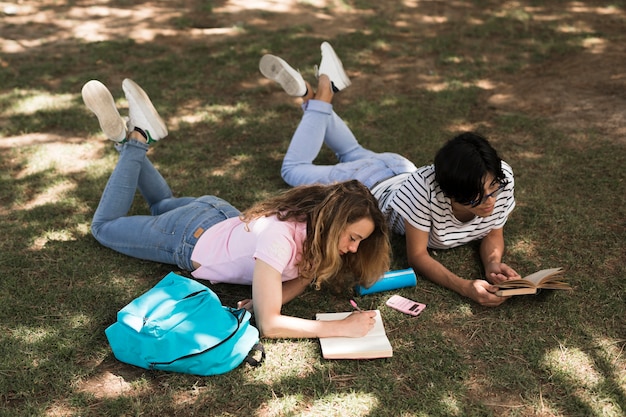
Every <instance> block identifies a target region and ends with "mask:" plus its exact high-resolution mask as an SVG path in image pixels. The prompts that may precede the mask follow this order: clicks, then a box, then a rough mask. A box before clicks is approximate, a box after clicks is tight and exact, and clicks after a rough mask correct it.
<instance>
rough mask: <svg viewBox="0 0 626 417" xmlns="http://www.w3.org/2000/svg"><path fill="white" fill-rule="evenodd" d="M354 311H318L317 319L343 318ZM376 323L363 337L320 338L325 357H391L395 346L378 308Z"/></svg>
mask: <svg viewBox="0 0 626 417" xmlns="http://www.w3.org/2000/svg"><path fill="white" fill-rule="evenodd" d="M350 314H352V312H346V313H317V314H316V316H315V318H316V319H317V320H341V319H343V318H345V317H347V316H348V315H350ZM375 319H376V324H374V327H373V328H372V330H370V331H369V333H368V334H366V335H365V336H363V337H324V338H320V345H321V347H322V356H323V357H324V359H376V358H390V357H391V356H393V348H392V347H391V343H390V342H389V339H388V338H387V334H386V333H385V326H384V325H383V319H382V317H381V315H380V311H379V310H376V318H375Z"/></svg>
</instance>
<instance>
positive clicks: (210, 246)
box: [82, 79, 390, 338]
mask: <svg viewBox="0 0 626 417" xmlns="http://www.w3.org/2000/svg"><path fill="white" fill-rule="evenodd" d="M122 87H123V90H124V92H125V95H126V98H127V100H128V104H129V117H128V121H127V122H126V121H124V119H122V117H121V116H120V114H119V112H118V110H117V108H116V106H115V102H114V100H113V97H112V95H111V93H110V91H109V90H108V89H107V88H106V87H105V86H104V85H103V84H102V83H101V82H99V81H96V80H92V81H89V82H88V83H86V84H85V85H84V87H83V89H82V95H83V100H84V101H85V104H86V105H87V107H88V108H89V109H90V110H91V111H92V112H93V113H95V114H96V116H97V117H98V121H99V123H100V127H101V128H102V130H103V131H104V134H105V135H106V136H107V137H108V138H109V139H111V140H112V141H114V142H116V145H115V146H116V148H117V149H118V151H119V152H120V157H119V161H118V162H117V165H116V167H115V169H114V170H113V172H112V174H111V176H110V178H109V180H108V183H107V185H106V187H105V189H104V192H103V193H102V197H101V200H100V203H99V205H98V208H97V210H96V212H95V214H94V218H93V222H92V225H91V230H92V234H93V236H94V237H95V238H96V239H97V240H98V242H100V243H101V244H102V245H104V246H106V247H108V248H111V249H113V250H115V251H117V252H120V253H123V254H126V255H129V256H132V257H136V258H140V259H146V260H151V261H155V262H162V263H166V264H173V265H177V266H178V267H180V268H182V269H184V270H187V271H190V272H191V274H192V276H193V277H195V278H198V279H206V280H210V281H211V282H213V283H218V282H221V283H233V284H248V285H252V299H253V300H254V303H252V300H244V301H242V302H240V303H239V306H241V307H246V308H248V309H250V310H252V309H253V310H254V314H255V319H256V323H257V325H258V327H259V330H260V331H261V334H262V335H263V336H264V337H270V338H316V337H329V336H347V337H360V336H363V335H365V334H366V333H367V332H368V331H369V330H370V329H371V328H372V326H373V325H374V312H365V313H364V314H359V313H355V314H352V315H350V316H349V317H347V318H346V319H344V320H338V321H330V322H325V321H316V320H306V319H302V318H297V317H290V316H285V315H282V314H281V308H282V305H283V304H284V303H286V302H288V301H290V300H292V299H294V298H295V297H296V296H298V295H299V294H301V293H302V292H303V291H304V290H305V289H306V288H307V287H308V286H311V285H312V286H314V287H315V288H317V289H319V288H320V287H321V286H322V285H328V286H331V287H343V288H348V287H352V286H353V285H355V284H356V283H360V284H362V285H366V286H369V285H371V284H373V283H374V282H375V281H376V280H377V279H378V278H380V277H381V276H382V275H383V273H384V272H385V271H386V270H387V269H388V268H389V258H390V246H389V241H388V233H387V226H386V221H385V218H384V217H383V215H382V212H381V211H380V209H379V208H378V205H377V203H376V200H375V199H374V197H373V196H372V194H371V193H370V192H369V190H368V189H367V188H366V187H365V186H363V185H361V184H360V183H359V182H358V181H346V182H341V183H335V184H330V185H310V186H303V187H296V188H294V189H291V190H288V191H286V192H284V193H282V194H280V195H277V196H275V197H274V198H270V199H268V200H266V201H262V202H260V203H258V204H256V205H255V206H253V207H252V208H250V209H248V210H246V211H244V212H243V213H240V212H239V210H237V209H236V208H235V207H233V206H232V205H231V204H230V203H228V202H226V201H224V200H222V199H220V198H218V197H215V196H211V195H206V196H203V197H198V198H195V197H179V198H177V197H174V196H173V193H172V191H171V189H170V188H169V186H168V185H167V182H166V181H165V179H164V178H163V177H162V176H161V174H160V173H159V172H158V171H157V170H156V168H155V167H154V166H153V165H152V163H151V162H150V160H149V159H148V158H147V156H146V152H147V150H148V148H149V145H150V144H151V143H154V142H156V141H158V140H159V139H162V138H164V137H165V136H167V133H168V132H167V128H166V126H165V123H164V122H163V120H162V119H161V117H160V116H159V114H158V113H157V111H156V109H155V108H154V106H153V105H152V103H151V101H150V99H149V97H148V95H147V94H146V93H145V91H143V89H141V87H139V86H138V85H137V84H136V83H135V82H133V81H132V80H129V79H125V80H124V82H123V84H122ZM137 189H138V190H139V191H140V193H141V194H142V196H143V197H144V199H145V200H146V202H147V203H148V206H149V208H150V212H151V215H133V216H128V211H129V209H130V207H131V203H132V201H133V199H134V196H135V192H136V190H137Z"/></svg>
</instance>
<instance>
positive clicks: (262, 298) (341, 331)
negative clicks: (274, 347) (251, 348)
mask: <svg viewBox="0 0 626 417" xmlns="http://www.w3.org/2000/svg"><path fill="white" fill-rule="evenodd" d="M298 281H300V280H298ZM299 285H300V286H301V285H302V284H299ZM303 289H304V288H302V290H303ZM302 290H300V291H299V292H298V285H295V284H294V285H293V286H288V287H287V291H289V294H287V295H286V296H285V297H287V298H288V297H292V298H293V297H295V296H296V295H297V294H299V293H301V292H302ZM283 298H284V296H283V283H282V281H281V275H280V272H278V271H277V270H276V269H274V268H273V267H271V266H270V265H269V264H267V263H265V262H263V261H261V260H258V259H257V260H256V263H255V267H254V275H253V279H252V299H253V300H254V315H255V319H256V323H257V325H258V327H259V330H260V332H261V335H262V336H263V337H267V338H317V337H333V336H345V337H361V336H365V335H366V334H367V332H368V331H369V330H370V329H371V328H372V327H373V326H374V316H375V315H376V313H375V312H373V311H366V312H363V313H353V314H351V315H349V316H348V317H347V318H345V319H343V320H334V321H319V320H307V319H302V318H298V317H292V316H285V315H282V314H281V307H282V304H283Z"/></svg>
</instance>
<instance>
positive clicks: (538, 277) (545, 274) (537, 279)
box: [524, 268, 563, 286]
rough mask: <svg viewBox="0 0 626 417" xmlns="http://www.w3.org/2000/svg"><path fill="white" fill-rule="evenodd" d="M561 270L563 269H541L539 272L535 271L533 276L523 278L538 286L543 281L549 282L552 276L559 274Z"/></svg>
mask: <svg viewBox="0 0 626 417" xmlns="http://www.w3.org/2000/svg"><path fill="white" fill-rule="evenodd" d="M562 270H563V268H550V269H542V270H541V271H537V272H535V273H534V274H530V275H528V276H527V277H524V279H525V280H526V281H530V282H532V283H533V284H535V285H536V286H540V285H541V284H542V283H543V282H544V281H547V280H549V279H550V278H552V276H553V275H555V274H557V273H559V272H561V271H562Z"/></svg>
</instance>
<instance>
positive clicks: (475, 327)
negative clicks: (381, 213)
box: [0, 1, 626, 417]
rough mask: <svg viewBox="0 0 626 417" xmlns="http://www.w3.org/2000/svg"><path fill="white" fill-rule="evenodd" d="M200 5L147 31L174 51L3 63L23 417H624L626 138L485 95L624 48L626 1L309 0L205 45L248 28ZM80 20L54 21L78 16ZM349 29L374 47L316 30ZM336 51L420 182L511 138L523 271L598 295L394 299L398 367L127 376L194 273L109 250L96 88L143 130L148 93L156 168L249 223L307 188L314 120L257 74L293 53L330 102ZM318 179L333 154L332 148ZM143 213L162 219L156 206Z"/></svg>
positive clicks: (135, 46)
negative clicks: (490, 88)
mask: <svg viewBox="0 0 626 417" xmlns="http://www.w3.org/2000/svg"><path fill="white" fill-rule="evenodd" d="M173 3H176V2H173ZM182 3H183V2H181V5H179V8H178V11H177V15H176V16H174V17H172V18H171V19H170V20H168V21H167V22H166V23H156V22H153V21H150V20H147V21H146V20H142V21H137V22H136V23H137V24H138V25H139V24H141V25H147V27H148V28H149V29H163V28H168V29H170V28H171V29H178V30H182V31H180V32H176V34H174V35H171V36H169V37H166V36H157V37H156V38H154V40H152V41H150V42H143V41H136V40H132V39H131V38H130V36H123V34H122V35H120V36H117V37H114V38H112V39H109V40H104V41H97V42H96V41H93V42H90V41H85V40H79V39H73V38H70V39H69V40H66V41H63V42H61V41H58V42H55V41H49V42H47V43H44V44H42V45H39V46H30V47H25V48H24V49H23V50H21V51H19V52H13V53H3V54H2V56H1V57H0V146H1V147H2V150H1V152H0V190H1V191H0V214H1V217H0V225H1V226H2V230H3V232H4V233H3V234H4V238H3V239H1V240H0V266H1V267H2V276H1V278H0V330H1V331H0V416H17V415H19V416H52V415H55V416H56V415H64V416H65V415H72V416H83V417H85V416H139V415H144V416H170V415H177V416H192V415H211V416H244V415H245V416H248V415H250V416H263V417H265V416H300V415H304V416H319V415H327V416H407V417H408V416H539V415H540V416H619V415H623V413H624V412H625V411H626V360H625V358H624V353H623V351H624V347H625V345H626V321H625V319H624V317H625V314H626V311H625V310H626V309H625V306H626V281H625V280H624V276H625V275H626V268H625V266H624V259H626V251H625V246H624V241H625V233H624V225H625V224H624V219H626V209H625V208H624V191H626V189H625V186H624V181H625V171H624V167H623V162H624V155H625V149H624V140H623V137H620V136H619V134H618V133H614V134H610V133H609V134H607V132H606V131H605V130H601V129H599V127H598V126H597V125H591V124H590V125H589V126H588V127H587V128H584V129H576V130H575V131H574V130H573V129H572V128H570V127H569V126H567V125H560V124H558V123H555V120H553V119H551V118H550V117H549V116H548V115H546V117H541V116H538V115H537V113H525V112H522V111H508V112H502V111H496V110H494V109H493V108H492V107H490V105H489V104H488V103H486V101H485V92H484V90H483V89H482V88H481V87H480V85H481V81H483V80H496V81H498V80H499V81H502V80H506V81H507V82H512V81H511V78H513V79H520V78H522V77H525V76H527V75H528V74H529V71H530V72H531V73H533V71H534V73H540V72H541V71H539V70H537V68H550V65H552V64H554V63H560V62H563V61H566V60H567V59H570V58H573V57H576V56H578V55H579V54H583V53H584V46H583V43H584V41H585V39H587V38H592V37H594V38H598V39H600V40H604V41H606V42H609V43H615V44H620V43H621V44H623V42H624V41H625V40H626V39H625V38H624V33H623V30H622V29H623V27H625V26H626V17H625V14H626V11H625V10H624V7H625V5H624V3H623V2H613V3H606V4H604V3H601V2H599V1H596V2H589V5H588V6H589V7H588V8H587V9H584V11H581V12H580V13H578V14H574V13H573V12H572V11H571V10H570V9H569V8H568V7H566V6H567V3H566V2H547V1H523V2H521V3H520V2H518V3H517V5H516V6H515V8H512V9H507V8H505V7H503V6H502V5H501V4H500V2H490V1H475V2H468V3H465V4H454V5H453V4H448V3H446V2H426V3H424V2H416V3H415V4H412V3H411V2H406V3H405V2H399V1H392V2H385V4H384V5H383V4H382V3H380V2H371V1H357V2H339V3H337V2H336V3H332V2H330V3H329V5H328V6H327V7H324V8H323V9H317V6H316V4H317V3H314V2H311V3H309V2H301V3H298V5H297V6H296V9H294V10H292V11H291V12H290V13H293V17H294V19H293V23H292V22H291V19H290V18H288V17H285V16H282V17H281V19H282V22H283V24H281V25H279V27H267V26H264V24H262V21H263V19H267V20H272V19H276V18H277V17H278V16H277V15H276V14H275V13H274V12H272V11H271V10H266V11H258V13H257V14H256V15H255V16H256V17H258V18H259V20H254V19H249V20H247V19H246V17H245V16H244V17H242V18H241V19H236V18H234V19H232V20H233V21H237V23H236V24H235V26H236V31H235V32H236V34H234V35H211V36H207V37H206V38H202V37H193V36H190V35H189V33H188V32H187V30H191V29H193V28H211V27H222V26H223V25H224V24H223V22H222V21H226V20H227V19H228V18H230V17H231V16H229V15H228V14H224V12H221V11H220V10H221V9H220V7H221V5H222V3H221V2H201V1H198V2H185V4H182ZM431 3H433V4H431ZM72 5H74V4H73V2H72V3H70V2H67V4H66V2H51V3H50V4H48V5H46V7H47V8H49V9H50V10H53V11H55V12H56V16H58V19H71V16H72V15H71V14H69V8H70V6H72ZM133 5H134V3H133V2H128V1H117V2H111V4H110V6H111V7H118V8H121V9H128V8H131V7H133ZM155 5H156V3H155ZM155 5H152V4H145V5H142V6H141V7H143V8H144V9H146V8H147V9H149V8H150V7H152V6H155ZM159 6H161V3H159ZM592 6H593V7H592ZM164 7H165V6H164ZM427 7H430V8H427ZM597 8H604V9H602V10H604V12H606V10H614V11H615V13H614V14H611V15H606V14H598V12H597V10H598V9H597ZM346 11H348V12H350V13H355V16H357V18H356V20H353V21H352V24H353V25H355V26H354V28H350V29H354V30H345V31H343V30H340V31H337V33H336V34H333V35H332V37H329V36H327V34H326V33H324V32H323V31H321V29H320V27H323V26H322V25H323V24H325V21H324V20H317V19H318V18H319V15H316V14H315V13H313V12H319V13H320V14H327V15H329V16H335V17H337V18H339V17H341V16H343V15H342V13H345V12H346ZM299 14H301V15H299ZM157 15H158V13H157ZM301 16H307V17H308V18H307V19H297V18H298V17H301ZM546 16H549V17H550V19H545V17H546ZM437 17H440V18H441V19H435V18H437ZM430 18H433V19H430ZM444 18H445V19H444ZM120 19H121V18H120ZM131 19H132V17H131ZM137 19H138V18H137ZM94 21H97V19H94ZM431 21H432V22H438V23H436V24H435V23H428V22H431ZM303 22H304V23H303ZM599 22H601V23H599ZM117 23H118V24H121V23H124V24H127V25H128V26H129V27H130V24H131V22H130V21H122V20H120V21H119V22H117ZM405 23H406V24H405ZM41 25H42V26H43V27H42V31H45V33H46V34H47V36H50V35H51V34H52V35H54V34H55V33H56V34H58V35H61V34H63V30H64V29H63V27H62V26H58V27H57V26H55V25H54V22H49V24H47V25H44V24H43V23H42V24H41ZM16 27H18V26H17V25H16V24H12V23H10V22H8V23H7V25H6V26H5V28H6V30H11V31H13V30H16ZM573 27H575V28H578V29H577V30H562V29H563V28H573ZM621 28H622V29H621ZM24 33H27V32H24ZM129 34H130V32H129ZM321 39H329V40H330V41H331V42H332V43H333V44H334V45H335V46H336V49H337V50H338V52H339V54H340V56H341V57H342V59H343V62H344V65H345V66H346V68H348V70H349V72H350V73H351V74H354V75H355V77H353V82H354V85H353V87H351V88H350V89H347V90H346V91H345V92H343V93H341V94H340V95H338V96H337V97H336V102H335V108H336V110H337V111H338V113H339V114H341V115H342V116H343V117H344V118H345V119H346V121H347V122H348V123H349V125H350V126H351V128H352V129H353V130H354V132H355V133H356V135H357V137H358V138H359V139H360V140H361V142H362V143H363V144H364V145H365V146H368V147H370V148H372V149H375V150H377V151H396V152H399V153H402V154H404V155H406V156H407V157H409V158H410V159H412V160H413V161H414V162H415V163H416V164H417V165H418V166H419V165H424V164H428V163H431V162H432V158H433V156H434V153H435V152H436V150H437V149H438V148H439V147H440V146H441V144H442V143H443V141H445V140H446V139H448V138H449V137H451V136H452V135H454V134H455V133H456V132H458V130H460V129H462V128H467V127H471V128H474V129H477V130H479V131H481V132H482V133H484V134H486V135H487V136H488V137H490V138H491V139H492V142H493V143H494V144H495V145H496V147H497V148H498V150H499V152H500V153H501V156H502V157H503V158H504V159H505V160H506V161H507V162H509V163H510V164H511V165H512V166H513V169H514V171H515V174H516V199H517V203H518V204H517V208H516V210H515V211H514V213H513V215H512V216H511V217H510V219H509V221H508V223H507V226H506V229H505V231H506V233H505V238H506V243H507V248H508V252H507V255H506V259H505V261H506V262H507V263H508V264H510V265H512V266H513V267H515V268H516V269H517V270H518V271H520V272H521V273H530V272H533V271H535V270H537V269H540V268H547V267H554V266H563V267H565V268H566V270H567V276H568V278H569V280H570V281H571V283H572V284H573V286H574V287H575V291H574V292H572V293H550V292H543V293H541V294H539V295H538V296H528V297H515V298H513V299H511V300H509V301H507V302H506V303H505V304H504V305H502V306H500V307H498V308H483V307H480V306H479V305H477V304H475V303H473V302H471V301H470V300H468V299H464V298H462V297H460V296H458V295H457V294H455V293H453V292H451V291H448V290H446V289H444V288H441V287H438V286H435V285H433V284H431V283H430V282H429V281H427V280H425V279H419V280H418V285H417V286H416V287H414V288H407V289H403V290H400V291H398V292H399V293H400V294H402V295H404V296H407V297H409V298H412V299H415V300H418V301H421V302H423V303H426V304H427V305H428V307H427V309H426V310H425V311H424V313H422V315H421V316H420V317H419V318H417V319H411V318H408V317H406V316H403V315H401V314H400V313H397V312H395V311H392V310H390V309H387V308H385V307H384V302H385V300H386V299H387V298H388V296H389V295H390V294H389V293H383V294H373V295H368V296H365V297H362V298H361V299H360V300H359V304H361V305H362V306H363V307H366V308H380V309H381V311H382V312H383V317H384V320H385V325H386V328H387V332H388V334H389V337H390V339H391V342H392V345H393V347H394V357H393V358H391V359H383V360H373V361H326V360H323V359H322V358H321V354H320V350H319V344H318V342H317V341H316V340H264V344H265V347H266V350H267V360H266V362H265V364H264V365H263V366H262V367H261V368H258V369H251V368H249V367H246V366H242V367H240V368H237V369H236V370H234V371H232V372H230V373H228V374H226V375H221V376H215V377H205V378H202V377H195V376H190V375H177V374H167V373H154V372H148V371H144V370H141V369H137V368H134V367H132V366H128V365H124V364H121V363H119V362H117V361H116V360H115V359H114V357H113V355H112V353H111V351H110V348H109V346H108V344H107V341H106V338H105V335H104V329H105V328H106V327H107V326H108V325H110V324H111V323H113V322H114V320H115V315H116V312H117V311H118V310H119V309H120V308H122V307H123V306H124V305H125V304H127V303H128V302H129V301H130V300H132V299H133V298H135V297H136V296H138V295H139V294H141V293H142V292H143V291H145V290H147V289H148V288H150V287H151V286H152V285H154V284H155V283H156V282H158V280H160V278H161V277H163V276H164V275H165V274H166V273H168V272H169V271H170V270H175V268H174V267H172V266H168V265H161V264H155V263H150V262H144V261H140V260H136V259H131V258H128V257H125V256H123V255H119V254H116V253H114V252H112V251H110V250H108V249H106V248H103V247H101V246H100V245H99V244H97V242H95V240H94V239H93V238H92V237H91V235H90V233H89V224H90V221H91V216H92V215H93V212H94V210H95V208H96V206H97V203H98V200H99V198H100V193H101V191H102V189H103V188H104V185H105V183H106V180H107V178H108V175H109V174H110V172H111V170H112V169H113V167H114V165H115V161H116V152H115V150H114V149H113V147H112V146H110V143H107V142H106V141H105V140H104V138H103V137H102V135H101V133H100V132H99V129H98V124H97V122H96V120H95V118H94V117H93V115H92V114H91V113H89V111H88V110H87V109H86V108H85V107H84V105H83V103H82V99H81V98H80V89H81V87H82V85H83V83H84V82H86V81H87V80H89V79H92V78H97V79H100V80H101V81H103V82H104V83H105V84H107V85H108V86H109V87H110V88H111V90H112V92H113V94H114V96H115V97H116V99H118V98H119V101H118V104H119V106H120V107H121V108H122V109H123V108H124V107H125V106H126V103H125V101H124V100H123V99H121V97H122V91H121V81H122V79H123V78H125V77H130V78H133V79H135V80H136V81H137V82H139V83H140V84H141V85H142V86H143V87H144V88H145V89H146V90H147V91H148V92H149V93H150V96H151V98H152V99H153V101H154V103H155V105H156V106H157V108H158V109H159V111H160V113H161V114H162V115H163V116H164V117H165V119H166V120H167V122H168V126H169V129H170V136H169V137H168V138H167V139H165V140H163V141H162V142H160V143H158V144H156V145H155V146H153V148H152V149H151V150H150V152H149V156H150V158H151V159H152V160H153V161H154V163H155V164H156V165H157V166H158V168H159V169H160V170H161V172H162V173H163V175H164V176H165V177H166V178H167V179H168V180H169V182H170V185H171V186H172V188H173V189H174V191H175V193H177V194H178V195H200V194H207V193H210V194H216V195H219V196H220V197H222V198H225V199H227V200H229V201H231V202H232V203H234V204H235V205H236V206H238V207H241V208H245V207H247V206H249V205H250V204H252V203H254V202H255V201H258V200H259V199H262V198H264V197H266V196H268V195H271V194H273V193H275V192H277V191H279V190H282V189H285V188H286V187H287V186H286V185H285V184H284V182H283V181H282V180H281V178H280V175H279V171H280V164H281V159H282V155H283V153H284V151H285V150H286V148H287V145H288V143H289V139H290V137H291V134H292V132H293V130H294V129H295V127H296V125H297V123H298V120H299V117H300V114H301V111H300V109H299V108H298V105H297V103H296V102H295V101H294V100H291V99H289V98H287V97H286V96H285V95H283V94H280V93H279V88H278V87H277V86H275V85H268V84H265V83H262V82H261V76H260V74H259V73H258V68H257V65H258V60H259V58H260V56H261V55H262V54H263V53H266V52H272V53H275V54H278V55H281V56H284V57H285V58H286V59H287V60H288V61H290V62H292V63H294V64H295V65H296V66H298V67H299V68H300V69H301V71H302V73H303V74H304V75H305V77H306V78H307V79H308V80H311V81H312V80H313V70H312V65H313V64H316V63H318V60H319V43H320V40H321ZM0 41H4V39H3V38H0ZM503 82H504V81H503ZM431 86H436V87H437V88H431ZM319 160H320V161H321V162H324V161H326V162H332V161H333V156H332V155H331V154H330V152H327V151H325V152H323V153H322V155H320V158H319ZM132 211H133V213H145V212H146V208H145V207H144V206H143V204H142V201H141V199H140V198H139V197H138V198H137V200H136V204H135V205H134V206H133V209H132ZM392 243H393V249H394V260H393V267H394V268H397V269H399V268H405V267H406V266H407V264H406V257H405V255H404V251H405V244H404V241H403V239H402V238H399V237H394V238H393V241H392ZM434 256H435V257H436V258H437V259H438V260H440V261H441V262H442V263H443V264H444V265H446V266H447V267H448V268H449V269H451V270H452V271H455V272H457V273H458V274H459V275H461V276H463V277H466V278H468V279H473V278H477V277H479V276H481V270H480V266H479V262H478V256H477V246H476V245H467V246H465V247H461V248H457V249H454V250H450V251H436V252H435V253H434ZM212 288H213V289H214V290H215V291H216V293H218V294H219V296H220V298H221V299H222V300H223V302H224V303H225V304H229V305H233V304H234V303H235V302H236V301H237V300H239V299H241V298H244V297H247V296H249V295H250V289H249V288H247V287H239V286H229V285H215V286H212ZM346 308H348V303H347V297H345V296H336V295H332V294H329V293H327V292H324V291H321V292H315V291H309V292H307V293H305V294H304V295H303V296H302V297H300V298H298V299H297V301H294V302H292V303H289V304H287V305H286V306H285V307H284V313H285V314H292V315H298V316H301V317H307V318H312V317H313V316H314V314H315V313H316V312H318V311H336V310H344V309H346ZM93 387H95V388H93Z"/></svg>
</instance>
